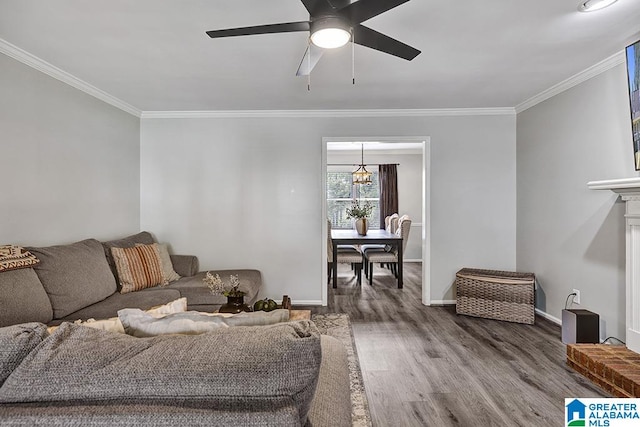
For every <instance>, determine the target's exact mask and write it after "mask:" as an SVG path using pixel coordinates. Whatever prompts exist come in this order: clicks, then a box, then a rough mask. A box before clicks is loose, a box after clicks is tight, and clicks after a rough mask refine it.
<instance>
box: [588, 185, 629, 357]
mask: <svg viewBox="0 0 640 427" xmlns="http://www.w3.org/2000/svg"><path fill="white" fill-rule="evenodd" d="M587 186H588V187H589V189H591V190H611V191H613V192H614V193H617V194H619V195H620V196H621V198H622V200H623V201H625V202H626V203H625V205H626V207H625V215H624V217H625V222H626V232H625V234H626V238H625V240H626V280H625V282H626V301H627V304H626V306H627V315H626V339H625V341H626V342H627V348H628V349H629V350H632V351H635V352H636V353H640V178H624V179H611V180H606V181H591V182H589V183H588V184H587Z"/></svg>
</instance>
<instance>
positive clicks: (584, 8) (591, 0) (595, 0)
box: [578, 0, 618, 12]
mask: <svg viewBox="0 0 640 427" xmlns="http://www.w3.org/2000/svg"><path fill="white" fill-rule="evenodd" d="M616 1H618V0H587V1H582V2H580V4H579V5H578V10H579V11H580V12H593V11H596V10H600V9H604V8H605V7H607V6H611V5H612V4H614V3H615V2H616Z"/></svg>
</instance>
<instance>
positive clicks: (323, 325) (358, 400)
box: [311, 313, 371, 427]
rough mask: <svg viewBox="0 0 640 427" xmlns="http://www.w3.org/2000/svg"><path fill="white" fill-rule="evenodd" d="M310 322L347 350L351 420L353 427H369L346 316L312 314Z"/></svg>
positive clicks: (368, 417)
mask: <svg viewBox="0 0 640 427" xmlns="http://www.w3.org/2000/svg"><path fill="white" fill-rule="evenodd" d="M311 320H313V322H314V323H315V324H316V326H317V327H318V329H319V330H320V333H321V334H323V335H330V336H332V337H334V338H336V339H338V340H339V341H340V342H342V344H343V345H344V346H345V348H346V349H347V357H348V360H349V377H350V381H351V419H352V421H353V427H370V426H371V414H370V413H369V403H368V401H367V395H366V393H365V390H364V383H363V381H362V371H361V370H360V361H359V360H358V353H357V351H356V346H355V342H354V340H353V330H352V329H351V322H350V321H349V316H348V315H347V314H337V313H329V314H314V315H313V316H312V317H311Z"/></svg>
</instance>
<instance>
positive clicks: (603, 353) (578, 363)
mask: <svg viewBox="0 0 640 427" xmlns="http://www.w3.org/2000/svg"><path fill="white" fill-rule="evenodd" d="M567 365H569V366H570V367H571V368H573V369H575V370H576V371H577V372H579V373H581V374H582V375H584V376H585V377H587V378H589V379H590V380H591V381H593V382H594V383H595V384H597V385H598V386H600V387H601V388H602V389H603V390H604V391H606V392H607V393H611V394H612V395H613V396H618V397H640V354H638V353H635V352H633V351H631V350H629V349H628V348H627V347H625V346H619V345H606V344H569V345H567Z"/></svg>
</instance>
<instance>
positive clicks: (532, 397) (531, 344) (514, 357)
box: [307, 263, 606, 426]
mask: <svg viewBox="0 0 640 427" xmlns="http://www.w3.org/2000/svg"><path fill="white" fill-rule="evenodd" d="M375 268H376V274H375V275H374V278H375V279H374V284H373V286H372V287H370V286H369V285H368V284H367V283H366V281H364V280H363V284H362V287H359V286H358V285H357V284H356V280H355V278H354V277H353V276H352V273H351V271H350V270H349V266H348V265H345V266H342V265H341V266H340V269H339V272H338V277H339V280H338V288H337V289H333V288H331V287H330V286H329V306H328V307H307V308H311V309H312V310H313V312H315V313H325V312H340V313H347V314H349V316H350V318H351V322H352V324H353V331H354V336H355V341H356V347H357V351H358V355H359V359H360V364H361V368H362V374H363V377H364V384H365V388H366V391H367V397H368V400H369V405H370V411H371V417H372V420H373V425H374V426H507V425H508V426H512V425H522V426H534V425H535V426H551V425H562V424H563V420H564V398H565V397H602V396H606V395H605V394H604V393H603V392H601V391H600V390H599V389H598V388H597V387H596V386H594V385H592V383H591V382H589V381H588V380H587V379H585V378H584V377H582V376H580V375H579V374H577V373H575V372H573V371H572V370H571V369H570V368H568V367H567V366H566V364H565V346H564V345H563V344H562V342H561V338H560V327H559V326H557V325H555V324H553V323H551V322H549V321H547V320H545V319H543V318H540V317H537V318H536V324H535V325H522V324H515V323H509V322H501V321H495V320H486V319H478V318H474V317H467V316H458V315H456V313H455V307H454V306H447V307H426V306H424V305H422V304H421V303H420V301H421V268H422V267H421V264H418V263H406V264H405V270H404V274H405V276H404V289H397V288H396V282H395V279H394V278H393V277H392V276H391V273H390V272H389V270H386V269H385V270H382V269H380V268H379V267H378V266H377V265H376V267H375Z"/></svg>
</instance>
